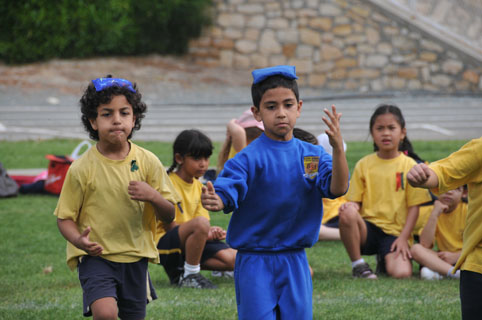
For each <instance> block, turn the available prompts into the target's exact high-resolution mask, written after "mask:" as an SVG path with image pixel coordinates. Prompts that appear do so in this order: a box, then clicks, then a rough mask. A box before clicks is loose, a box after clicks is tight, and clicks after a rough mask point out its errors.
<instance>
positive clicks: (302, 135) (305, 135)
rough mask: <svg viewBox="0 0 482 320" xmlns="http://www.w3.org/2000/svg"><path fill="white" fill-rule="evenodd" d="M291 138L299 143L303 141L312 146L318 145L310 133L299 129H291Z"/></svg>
mask: <svg viewBox="0 0 482 320" xmlns="http://www.w3.org/2000/svg"><path fill="white" fill-rule="evenodd" d="M293 136H294V137H295V138H297V139H300V140H301V141H305V142H308V143H311V144H314V145H317V144H318V139H317V138H316V137H315V136H314V135H313V134H312V133H311V132H308V131H306V130H303V129H300V128H296V127H295V128H293Z"/></svg>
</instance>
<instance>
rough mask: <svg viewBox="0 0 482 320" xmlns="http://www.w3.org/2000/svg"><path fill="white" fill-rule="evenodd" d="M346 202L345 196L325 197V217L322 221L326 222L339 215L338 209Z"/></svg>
mask: <svg viewBox="0 0 482 320" xmlns="http://www.w3.org/2000/svg"><path fill="white" fill-rule="evenodd" d="M345 202H347V200H346V198H345V196H341V197H338V198H335V199H328V198H323V219H322V220H321V223H322V224H325V223H327V222H328V221H330V220H331V219H333V218H335V217H337V216H338V209H339V208H340V206H341V205H342V204H343V203H345Z"/></svg>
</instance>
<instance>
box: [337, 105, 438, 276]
mask: <svg viewBox="0 0 482 320" xmlns="http://www.w3.org/2000/svg"><path fill="white" fill-rule="evenodd" d="M369 128H370V133H371V135H372V138H373V141H374V149H375V153H373V154H370V155H368V156H365V157H363V158H362V159H361V160H359V161H358V162H357V164H356V166H355V170H354V172H353V174H352V177H351V180H350V188H349V189H348V193H347V195H346V198H347V199H348V200H349V202H346V203H344V204H342V205H341V207H340V211H339V228H340V235H341V240H342V241H343V244H344V246H345V249H346V251H347V253H348V256H349V258H350V260H351V262H352V275H353V277H356V278H366V279H376V278H377V275H376V274H375V273H373V271H372V270H371V268H370V266H369V265H368V263H366V262H365V260H364V259H363V258H362V255H374V254H376V255H377V257H378V261H379V263H378V265H379V266H380V267H379V268H378V269H379V270H380V271H381V272H382V270H384V271H386V272H387V273H388V275H389V276H391V277H394V278H406V277H410V276H411V275H412V264H411V260H410V258H411V254H410V247H409V244H410V241H411V238H412V230H413V227H414V225H415V222H416V221H417V217H418V206H419V205H420V204H422V203H425V202H427V201H430V194H429V193H428V191H426V190H421V189H417V188H413V187H411V186H410V185H408V184H407V180H406V173H407V172H408V170H410V168H411V167H412V166H413V165H414V164H415V160H414V159H412V158H410V157H408V156H406V155H405V153H404V152H402V151H405V150H411V149H412V148H411V144H410V141H409V140H408V138H407V136H406V128H405V119H404V118H403V115H402V112H401V110H400V109H399V108H398V107H397V106H393V105H380V106H378V107H377V109H376V110H375V112H374V113H373V115H372V116H371V119H370V126H369Z"/></svg>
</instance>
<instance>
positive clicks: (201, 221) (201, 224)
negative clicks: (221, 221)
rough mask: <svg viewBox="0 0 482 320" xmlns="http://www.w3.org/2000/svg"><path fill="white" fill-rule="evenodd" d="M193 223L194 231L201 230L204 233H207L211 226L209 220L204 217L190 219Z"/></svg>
mask: <svg viewBox="0 0 482 320" xmlns="http://www.w3.org/2000/svg"><path fill="white" fill-rule="evenodd" d="M191 222H192V223H193V227H194V230H195V231H196V232H201V233H205V234H206V235H207V234H208V233H209V228H210V227H211V224H210V223H209V220H208V219H207V218H205V217H196V218H194V219H192V220H191Z"/></svg>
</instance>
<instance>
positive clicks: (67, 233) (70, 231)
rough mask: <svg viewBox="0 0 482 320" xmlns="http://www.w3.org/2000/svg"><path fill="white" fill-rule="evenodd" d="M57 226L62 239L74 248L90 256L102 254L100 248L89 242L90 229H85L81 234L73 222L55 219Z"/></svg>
mask: <svg viewBox="0 0 482 320" xmlns="http://www.w3.org/2000/svg"><path fill="white" fill-rule="evenodd" d="M57 226H58V227H59V230H60V233H61V234H62V235H63V236H64V238H65V239H66V240H67V241H68V242H70V243H72V244H73V245H74V246H75V247H77V248H79V249H81V250H84V251H85V252H87V253H88V254H89V255H91V256H98V255H100V254H102V250H104V249H103V248H102V246H101V245H99V244H98V243H97V242H91V241H90V240H89V233H90V230H91V228H90V227H87V228H86V229H85V230H84V231H83V232H82V234H81V233H80V232H79V229H78V227H77V225H76V224H75V222H74V221H73V220H70V219H57Z"/></svg>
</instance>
